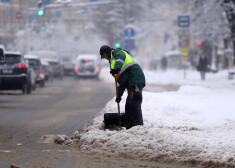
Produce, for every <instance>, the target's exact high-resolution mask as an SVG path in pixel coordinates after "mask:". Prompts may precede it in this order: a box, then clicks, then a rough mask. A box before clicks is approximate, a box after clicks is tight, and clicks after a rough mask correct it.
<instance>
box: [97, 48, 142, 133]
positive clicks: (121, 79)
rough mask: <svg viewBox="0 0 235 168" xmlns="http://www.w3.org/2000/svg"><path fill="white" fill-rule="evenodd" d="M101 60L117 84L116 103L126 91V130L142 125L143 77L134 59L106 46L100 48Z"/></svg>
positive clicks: (125, 52) (121, 50) (124, 52)
mask: <svg viewBox="0 0 235 168" xmlns="http://www.w3.org/2000/svg"><path fill="white" fill-rule="evenodd" d="M100 55H101V59H102V58H105V59H107V60H108V61H109V64H110V73H111V74H112V75H113V77H114V78H115V80H116V82H117V95H116V100H115V101H116V102H117V103H119V102H120V101H121V100H122V95H123V93H124V91H125V89H127V91H128V96H127V99H126V105H125V114H126V129H129V128H131V127H133V126H136V125H143V117H142V110H141V104H142V99H143V98H142V90H143V88H144V87H145V76H144V73H143V71H142V69H141V67H140V66H139V64H138V63H137V62H136V61H135V59H134V58H132V56H131V55H130V54H129V52H128V51H126V50H123V49H121V48H117V49H113V48H111V47H109V46H107V45H104V46H102V47H101V48H100Z"/></svg>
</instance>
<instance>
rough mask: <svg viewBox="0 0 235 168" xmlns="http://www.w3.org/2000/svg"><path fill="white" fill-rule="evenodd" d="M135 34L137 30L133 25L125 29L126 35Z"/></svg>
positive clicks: (131, 35)
mask: <svg viewBox="0 0 235 168" xmlns="http://www.w3.org/2000/svg"><path fill="white" fill-rule="evenodd" d="M134 35H135V30H134V29H133V28H132V27H127V28H125V29H124V36H126V37H133V36H134Z"/></svg>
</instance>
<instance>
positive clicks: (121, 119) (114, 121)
mask: <svg viewBox="0 0 235 168" xmlns="http://www.w3.org/2000/svg"><path fill="white" fill-rule="evenodd" d="M115 84H116V95H117V81H115ZM117 106H118V113H105V114H104V125H105V128H107V129H109V128H115V127H125V126H126V115H125V113H120V104H119V103H117Z"/></svg>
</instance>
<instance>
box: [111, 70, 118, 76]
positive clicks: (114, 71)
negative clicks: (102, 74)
mask: <svg viewBox="0 0 235 168" xmlns="http://www.w3.org/2000/svg"><path fill="white" fill-rule="evenodd" d="M119 71H120V70H119V69H111V71H110V73H111V74H112V75H117V74H118V72H119Z"/></svg>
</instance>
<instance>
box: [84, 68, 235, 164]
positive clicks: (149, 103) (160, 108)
mask: <svg viewBox="0 0 235 168" xmlns="http://www.w3.org/2000/svg"><path fill="white" fill-rule="evenodd" d="M145 75H146V81H147V84H175V85H180V87H179V89H178V90H177V91H169V92H161V93H153V92H149V91H144V92H143V104H142V111H143V118H144V126H136V127H133V128H131V129H129V130H125V129H124V128H123V129H121V130H108V129H106V130H104V127H103V115H104V113H110V112H112V113H113V112H117V105H116V103H115V101H114V100H115V99H114V98H113V99H112V100H110V101H109V102H108V103H107V104H106V106H105V107H104V109H103V110H102V111H101V112H100V113H99V114H98V115H97V116H95V118H94V120H93V121H92V123H91V124H89V125H87V126H86V127H85V130H84V131H83V133H81V137H80V144H81V146H80V148H81V150H83V151H85V152H91V153H98V154H103V155H105V156H114V157H115V156H118V157H125V158H132V159H139V160H148V161H176V162H180V163H190V164H192V165H194V164H209V165H211V166H212V167H216V166H218V167H225V166H227V165H229V164H230V166H231V167H233V166H234V167H235V103H234V98H235V80H228V79H227V71H222V72H219V73H214V74H213V73H208V74H207V75H206V80H205V81H201V79H200V76H199V73H198V72H197V71H189V70H188V71H187V72H186V79H184V73H183V71H173V70H168V71H166V72H161V71H145ZM101 78H103V80H106V81H107V82H113V79H112V77H110V75H109V70H108V69H103V71H102V73H101ZM146 88H147V87H146ZM125 98H126V94H125V95H124V96H123V100H122V101H121V103H120V106H121V111H122V112H124V106H125ZM220 163H221V164H220Z"/></svg>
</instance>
